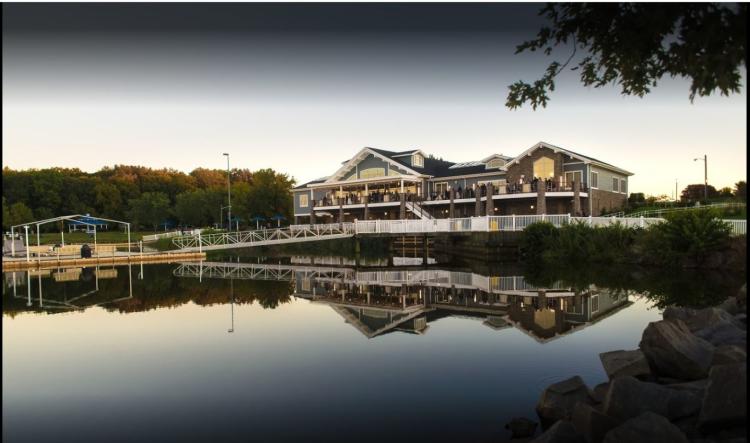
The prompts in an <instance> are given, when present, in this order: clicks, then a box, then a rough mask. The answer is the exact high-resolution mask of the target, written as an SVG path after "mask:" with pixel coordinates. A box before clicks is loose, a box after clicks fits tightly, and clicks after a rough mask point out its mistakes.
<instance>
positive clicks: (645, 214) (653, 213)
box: [609, 202, 747, 217]
mask: <svg viewBox="0 0 750 443" xmlns="http://www.w3.org/2000/svg"><path fill="white" fill-rule="evenodd" d="M746 206H747V204H746V203H739V202H731V203H712V204H709V205H699V206H678V207H673V208H659V209H650V210H648V211H638V212H633V213H631V214H628V217H658V216H661V215H663V214H665V213H667V212H679V211H695V210H701V209H720V208H744V207H746ZM612 216H614V217H624V216H625V213H624V212H623V211H620V212H615V213H614V214H609V217H612Z"/></svg>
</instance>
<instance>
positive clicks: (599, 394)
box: [589, 382, 609, 404]
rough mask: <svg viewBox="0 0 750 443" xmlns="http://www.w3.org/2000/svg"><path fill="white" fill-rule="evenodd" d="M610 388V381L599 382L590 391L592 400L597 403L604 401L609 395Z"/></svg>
mask: <svg viewBox="0 0 750 443" xmlns="http://www.w3.org/2000/svg"><path fill="white" fill-rule="evenodd" d="M608 390H609V382H606V383H599V384H598V385H596V386H594V389H592V390H591V392H589V397H591V400H593V402H594V403H596V404H600V403H604V398H605V397H606V396H607V391H608Z"/></svg>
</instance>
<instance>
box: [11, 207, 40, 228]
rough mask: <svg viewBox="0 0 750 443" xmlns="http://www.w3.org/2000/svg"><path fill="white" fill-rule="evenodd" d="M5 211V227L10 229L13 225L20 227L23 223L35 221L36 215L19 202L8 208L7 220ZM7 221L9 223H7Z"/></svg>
mask: <svg viewBox="0 0 750 443" xmlns="http://www.w3.org/2000/svg"><path fill="white" fill-rule="evenodd" d="M5 212H6V211H5V210H3V227H4V228H8V229H10V227H11V226H13V225H19V224H21V223H27V222H30V221H33V220H34V214H33V213H32V212H31V209H30V208H29V207H28V206H26V205H25V204H23V203H21V202H18V203H13V204H12V205H10V207H8V211H7V212H8V214H7V217H8V218H7V219H6V218H5V217H6V215H5ZM6 220H7V221H6Z"/></svg>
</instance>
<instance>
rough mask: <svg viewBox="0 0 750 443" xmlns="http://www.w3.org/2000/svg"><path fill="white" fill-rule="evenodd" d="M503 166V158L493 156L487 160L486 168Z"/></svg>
mask: <svg viewBox="0 0 750 443" xmlns="http://www.w3.org/2000/svg"><path fill="white" fill-rule="evenodd" d="M503 166H505V160H503V159H501V158H495V159H492V160H490V161H488V162H487V166H486V168H487V169H499V168H502V167H503Z"/></svg>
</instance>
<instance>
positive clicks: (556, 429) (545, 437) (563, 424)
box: [532, 420, 584, 443]
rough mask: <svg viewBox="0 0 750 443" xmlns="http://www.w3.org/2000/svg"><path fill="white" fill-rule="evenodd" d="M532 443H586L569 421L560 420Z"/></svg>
mask: <svg viewBox="0 0 750 443" xmlns="http://www.w3.org/2000/svg"><path fill="white" fill-rule="evenodd" d="M532 443H584V440H583V437H581V436H580V435H578V434H576V430H575V428H574V427H573V425H572V424H571V423H570V422H569V421H567V420H558V421H557V423H555V424H554V425H552V427H550V428H549V429H547V430H546V431H545V432H544V434H542V435H540V436H539V437H537V438H535V439H534V440H533V441H532Z"/></svg>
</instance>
